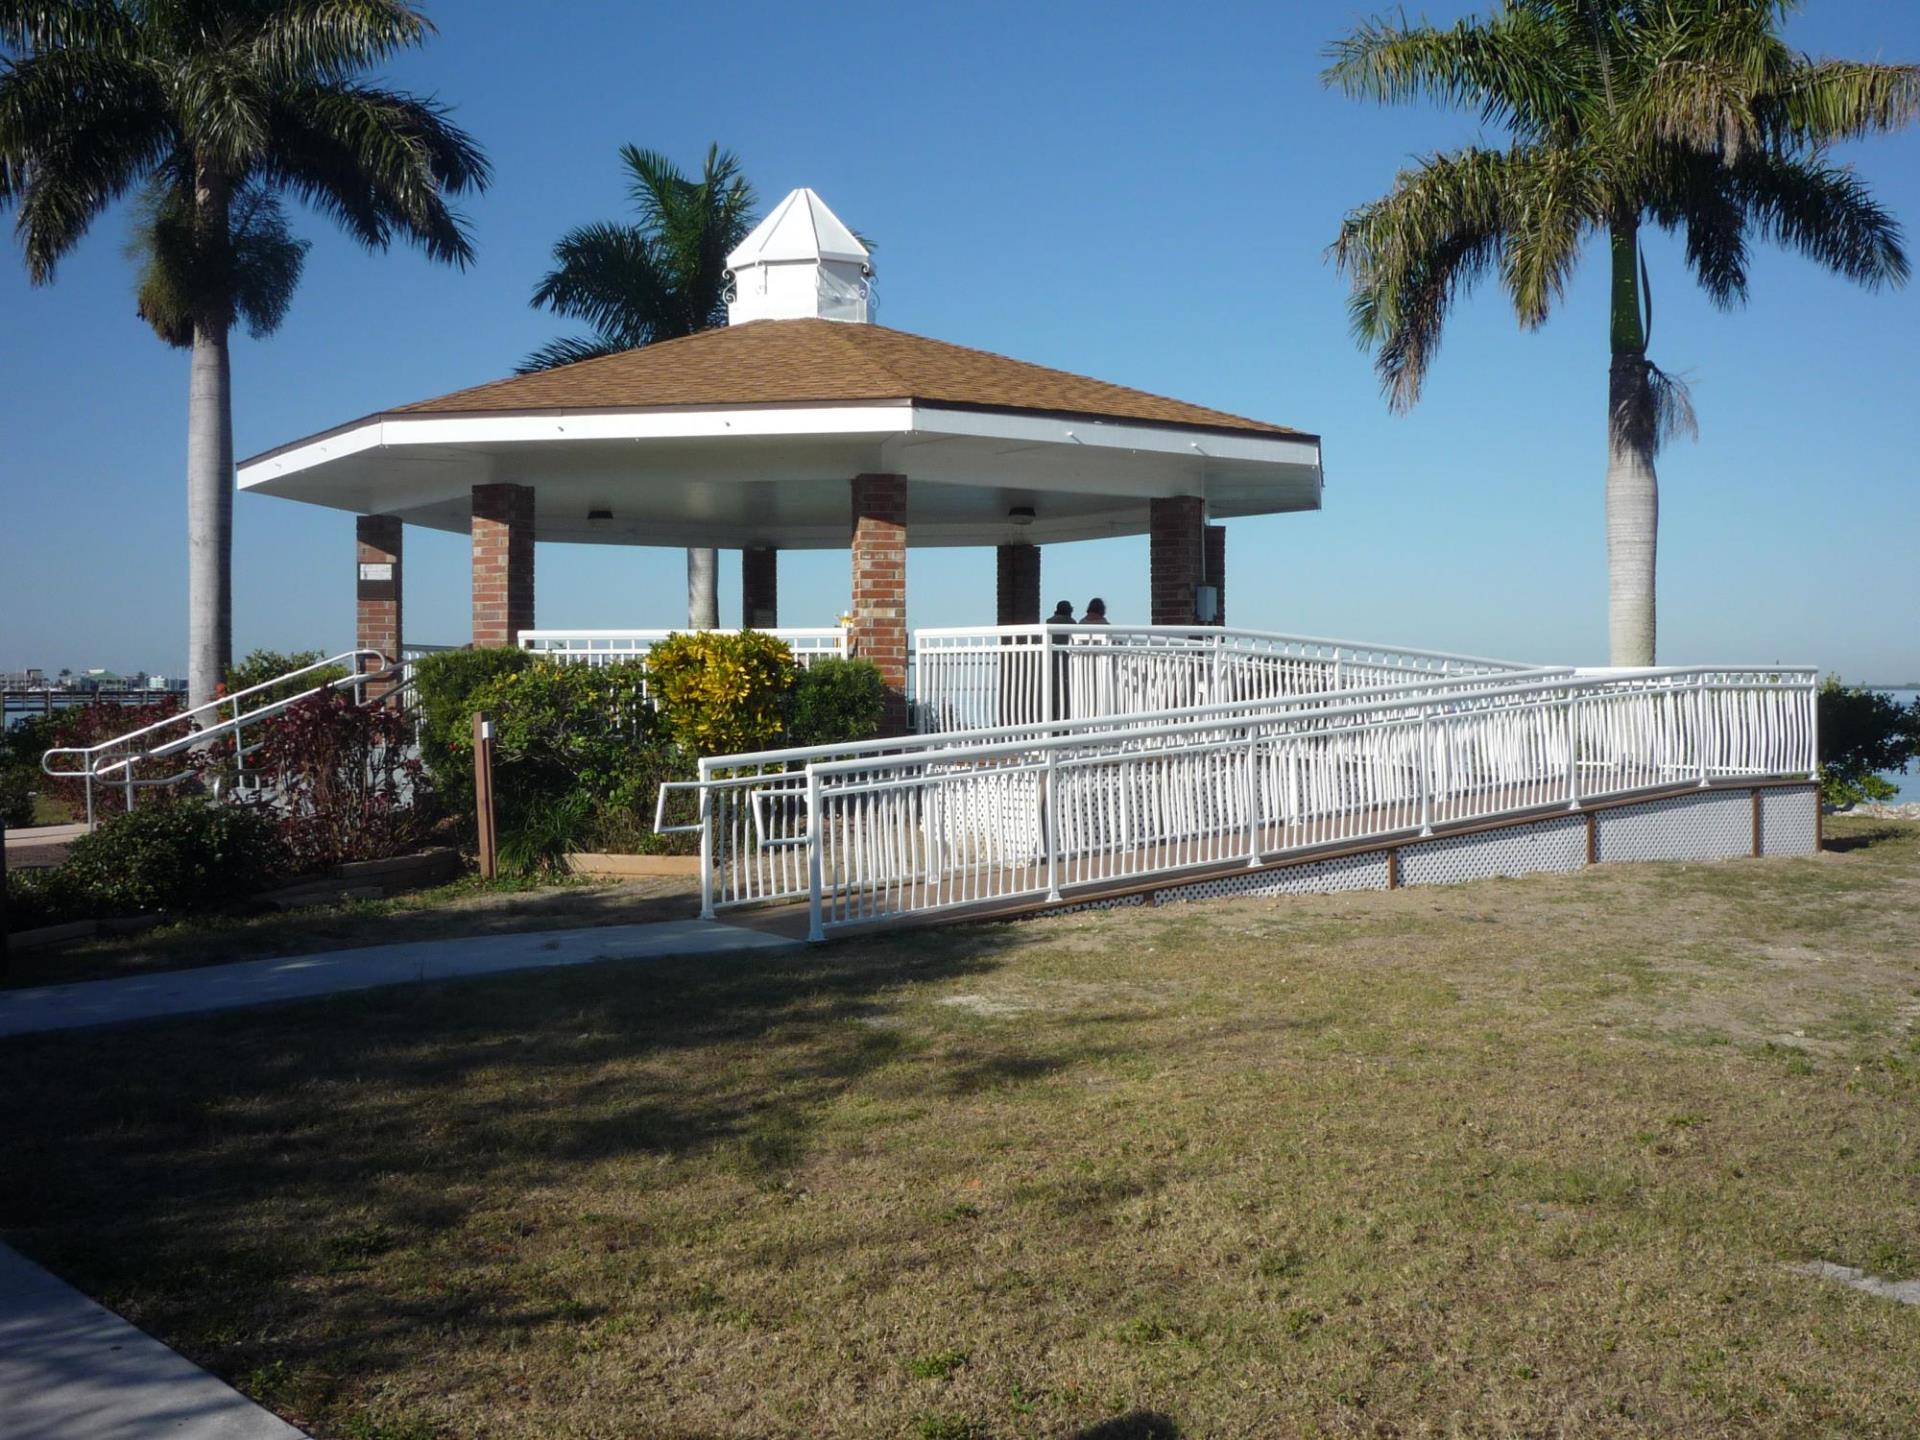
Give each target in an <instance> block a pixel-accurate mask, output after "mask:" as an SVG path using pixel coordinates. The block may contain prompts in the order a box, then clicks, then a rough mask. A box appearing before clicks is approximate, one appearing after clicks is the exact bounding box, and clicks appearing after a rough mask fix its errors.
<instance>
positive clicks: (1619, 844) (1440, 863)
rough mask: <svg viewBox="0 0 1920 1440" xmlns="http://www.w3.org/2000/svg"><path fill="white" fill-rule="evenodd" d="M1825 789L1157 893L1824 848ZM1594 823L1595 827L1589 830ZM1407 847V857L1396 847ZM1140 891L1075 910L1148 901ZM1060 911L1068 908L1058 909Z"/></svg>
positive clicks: (1682, 799)
mask: <svg viewBox="0 0 1920 1440" xmlns="http://www.w3.org/2000/svg"><path fill="white" fill-rule="evenodd" d="M1818 814H1819V796H1818V792H1817V791H1816V790H1815V789H1814V787H1813V786H1811V785H1776V786H1768V787H1766V788H1764V789H1758V790H1732V789H1728V790H1707V791H1701V792H1699V793H1697V794H1690V795H1672V796H1665V797H1663V798H1661V799H1658V800H1647V801H1642V802H1641V803H1639V804H1635V805H1621V806H1617V807H1614V808H1612V809H1606V810H1596V811H1594V812H1593V813H1592V814H1591V815H1588V814H1569V815H1555V816H1551V817H1548V818H1546V819H1543V820H1535V821H1530V822H1528V823H1526V824H1523V825H1508V826H1503V827H1500V828H1498V829H1489V830H1477V831H1472V832H1469V833H1466V834H1459V835H1438V836H1435V837H1433V838H1432V839H1429V840H1410V841H1406V842H1403V843H1401V844H1398V845H1394V846H1388V847H1383V848H1381V849H1379V850H1369V851H1366V852H1364V853H1361V854H1357V855H1340V856H1335V857H1332V858H1329V859H1324V860H1304V861H1300V862H1298V863H1296V864H1292V865H1276V866H1269V867H1267V868H1266V869H1262V870H1248V871H1246V872H1244V873H1242V874H1238V875H1223V876H1216V877H1214V878H1212V879H1207V880H1195V881H1190V882H1188V883H1186V884H1181V885H1170V886H1167V887H1165V888H1164V889H1160V890H1156V891H1154V892H1152V897H1151V898H1152V903H1154V904H1156V905H1172V904H1179V903H1182V902H1185V901H1189V900H1217V899H1221V898H1224V897H1227V896H1242V897H1245V896H1277V895H1305V894H1326V893H1329V892H1332V891H1336V890H1385V889H1387V888H1389V887H1390V886H1391V885H1392V884H1394V883H1395V879H1396V874H1397V879H1398V883H1399V884H1401V885H1459V884H1463V883H1464V882H1466V881H1469V880H1486V879H1490V878H1492V877H1494V876H1496V875H1507V876H1517V875H1533V874H1539V873H1541V872H1544V871H1565V870H1579V869H1581V868H1583V867H1584V866H1585V865H1587V864H1588V863H1589V847H1591V857H1592V860H1593V862H1596V863H1600V864H1605V863H1607V862H1608V861H1628V860H1719V859H1728V858H1731V857H1733V856H1738V855H1752V854H1753V853H1755V851H1756V850H1757V851H1758V852H1759V853H1760V854H1762V855H1811V854H1813V853H1814V851H1815V850H1817V849H1818V848H1819V825H1818ZM1589 827H1591V834H1590V833H1589ZM1394 852H1397V858H1396V857H1395V853H1394ZM1146 898H1147V897H1146V896H1145V895H1142V894H1139V893H1135V894H1129V895H1118V896H1109V897H1096V898H1093V899H1089V900H1084V901H1080V902H1078V903H1076V904H1074V905H1073V906H1072V907H1071V908H1072V909H1073V910H1075V911H1078V910H1093V909H1103V908H1106V907H1109V906H1114V905H1138V904H1140V903H1142V902H1143V900H1145V899H1146ZM1055 913H1060V912H1055Z"/></svg>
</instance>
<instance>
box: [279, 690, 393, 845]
mask: <svg viewBox="0 0 1920 1440" xmlns="http://www.w3.org/2000/svg"><path fill="white" fill-rule="evenodd" d="M411 739H412V726H411V724H410V723H409V722H408V721H407V720H406V719H405V718H404V717H402V716H400V715H397V714H395V713H394V712H393V711H391V710H388V709H386V708H384V707H382V706H360V705H356V704H355V703H354V702H353V699H352V697H351V696H349V695H348V694H347V693H346V692H344V691H338V690H335V691H329V692H327V693H325V694H320V695H314V696H310V697H309V698H307V699H305V700H302V701H300V702H299V703H298V704H295V705H290V706H288V707H287V708H286V709H285V710H283V711H281V712H280V714H278V715H276V716H275V717H274V718H273V719H272V720H271V721H269V722H268V725H267V733H266V738H265V739H264V740H263V741H262V743H261V746H260V749H259V750H258V751H256V752H255V754H254V755H252V756H249V757H248V768H249V769H251V770H254V771H255V772H261V771H264V772H266V773H269V774H273V775H276V776H278V777H279V781H280V795H281V807H280V808H281V820H280V825H281V833H282V836H283V838H284V839H285V841H286V846H287V850H288V852H289V853H290V854H291V856H292V857H293V861H294V864H295V866H296V867H297V868H298V869H300V870H303V871H304V870H321V869H326V868H327V867H329V866H333V865H341V864H345V863H347V862H349V861H354V860H384V859H386V858H387V857H388V856H391V855H401V854H405V853H406V852H407V851H409V850H411V849H413V848H414V846H415V845H417V844H418V843H419V841H420V838H421V835H422V834H423V832H424V830H425V817H424V814H423V812H422V810H421V807H420V805H419V803H418V801H419V800H420V799H421V798H422V795H423V790H424V786H425V780H424V778H423V775H422V771H421V766H420V762H419V761H418V760H417V759H413V758H410V757H409V756H408V755H407V749H408V745H409V742H410V741H411Z"/></svg>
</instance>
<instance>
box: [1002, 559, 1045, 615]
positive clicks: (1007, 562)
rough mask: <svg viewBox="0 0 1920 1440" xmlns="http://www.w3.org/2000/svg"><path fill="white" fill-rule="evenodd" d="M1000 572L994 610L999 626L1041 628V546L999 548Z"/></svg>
mask: <svg viewBox="0 0 1920 1440" xmlns="http://www.w3.org/2000/svg"><path fill="white" fill-rule="evenodd" d="M993 556H994V562H995V565H996V568H997V571H998V575H997V583H996V585H995V594H996V597H997V601H998V603H997V604H996V606H995V609H994V619H993V623H994V624H996V625H1038V624H1039V623H1040V547H1039V546H1038V545H996V546H995V547H994V551H993Z"/></svg>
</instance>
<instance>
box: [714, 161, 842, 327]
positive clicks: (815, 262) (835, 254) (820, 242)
mask: <svg viewBox="0 0 1920 1440" xmlns="http://www.w3.org/2000/svg"><path fill="white" fill-rule="evenodd" d="M727 268H728V269H729V270H730V271H731V272H732V274H733V296H732V298H731V299H730V300H729V301H728V302H727V323H728V324H730V325H744V324H746V322H747V321H749V320H798V319H803V318H812V317H816V316H817V317H818V318H820V319H822V320H850V321H854V322H856V323H860V324H864V323H865V322H866V321H867V320H868V319H869V318H871V317H870V316H869V314H868V302H869V299H870V296H869V291H868V283H867V282H868V281H870V280H871V279H872V278H873V269H872V267H871V266H870V265H868V263H867V247H866V246H864V245H862V244H861V243H860V241H859V239H858V238H857V237H856V236H855V235H854V233H853V231H851V230H849V229H848V228H847V227H846V226H845V225H843V224H842V223H841V222H840V217H839V216H838V215H836V214H834V213H833V211H831V210H829V209H828V208H827V202H826V201H824V200H822V199H821V198H820V197H819V196H818V195H816V194H814V193H813V191H811V190H807V189H804V188H803V189H799V190H795V191H794V192H793V193H792V194H791V195H789V196H787V198H786V199H784V200H782V201H781V202H780V203H779V204H778V205H776V206H774V207H773V212H772V213H771V214H770V215H768V216H767V218H766V219H764V220H762V221H761V222H760V223H759V224H758V225H756V226H755V227H754V230H753V233H752V234H751V235H749V236H747V238H746V239H745V240H742V241H741V242H740V244H739V246H738V248H736V249H735V250H734V252H733V253H732V254H731V255H729V256H727Z"/></svg>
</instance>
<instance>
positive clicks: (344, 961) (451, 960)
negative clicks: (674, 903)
mask: <svg viewBox="0 0 1920 1440" xmlns="http://www.w3.org/2000/svg"><path fill="white" fill-rule="evenodd" d="M799 943H801V942H799V941H795V940H790V939H787V938H785V937H784V936H780V935H772V934H767V933H765V932H764V931H759V930H748V929H744V928H742V927H740V926H737V925H723V924H721V923H719V922H718V921H714V920H665V921H661V922H659V923H658V924H653V925H608V926H603V927H600V928H598V929H580V930H541V931H535V932H533V933H531V934H525V935H480V936H473V937H469V938H464V939H452V940H419V941H414V942H411V943H409V944H405V945H373V946H368V947H365V948H363V949H358V950H328V951H322V952H321V953H319V954H316V955H296V956H292V957H289V958H287V959H284V960H242V961H238V962H236V963H234V964H231V965H207V966H202V967H201V968H199V969H197V970H168V971H163V972H161V973H158V974H154V975H139V976H130V977H128V978H127V979H124V980H86V981H80V982H77V983H75V984H72V985H48V986H43V987H40V988H38V989H32V990H4V991H0V1038H4V1037H6V1036H10V1035H31V1034H37V1033H40V1032H44V1031H49V1030H75V1029H80V1028H82V1027H85V1026H90V1025H126V1024H131V1023H134V1022H136V1021H140V1020H158V1019H164V1018H167V1017H169V1016H174V1015H198V1014H204V1013H208V1012H211V1011H216V1010H237V1009H240V1008H242V1007H244V1006H249V1005H276V1004H280V1003H283V1002H285V1001H289V1000H306V999H311V998H312V997H314V996H317V995H337V994H340V993H342V992H344V991H348V990H371V989H373V988H375V987H377V986H381V985H407V984H416V983H419V982H421V981H427V980H458V979H463V978H465V977H468V976H474V975H503V974H507V973H509V972H511V971H515V970H545V969H551V968H553V967H555V966H561V965H587V964H591V963H592V962H594V961H596V960H658V959H664V958H666V957H667V956H669V955H731V954H735V953H738V952H740V951H751V950H782V949H790V948H792V947H794V946H796V945H798V944H799Z"/></svg>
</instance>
